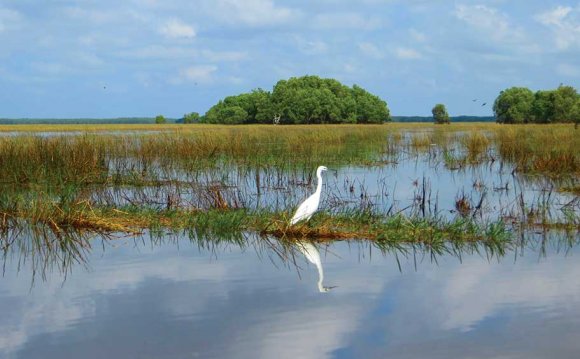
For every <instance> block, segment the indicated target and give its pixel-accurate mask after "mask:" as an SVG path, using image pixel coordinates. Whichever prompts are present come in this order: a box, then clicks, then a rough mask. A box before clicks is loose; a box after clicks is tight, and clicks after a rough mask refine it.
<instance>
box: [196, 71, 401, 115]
mask: <svg viewBox="0 0 580 359" xmlns="http://www.w3.org/2000/svg"><path fill="white" fill-rule="evenodd" d="M389 120H390V113H389V109H388V107H387V103H386V102H385V101H383V100H381V99H380V98H379V97H378V96H375V95H373V94H371V93H369V92H368V91H366V90H364V89H363V88H361V87H359V86H356V85H354V86H353V87H352V88H350V87H348V86H345V85H343V84H341V83H340V82H338V81H336V80H333V79H323V78H320V77H318V76H303V77H293V78H290V79H289V80H280V81H278V83H276V85H275V86H274V88H273V90H272V92H268V91H265V90H262V89H256V90H253V91H251V92H249V93H243V94H241V95H237V96H228V97H226V98H224V99H223V100H220V101H219V102H218V103H217V104H216V105H214V106H213V107H211V108H210V109H209V110H208V111H207V113H206V114H205V116H204V117H203V118H202V119H201V121H202V122H205V123H223V124H245V123H270V124H271V123H274V122H275V123H282V124H313V123H382V122H385V121H389Z"/></svg>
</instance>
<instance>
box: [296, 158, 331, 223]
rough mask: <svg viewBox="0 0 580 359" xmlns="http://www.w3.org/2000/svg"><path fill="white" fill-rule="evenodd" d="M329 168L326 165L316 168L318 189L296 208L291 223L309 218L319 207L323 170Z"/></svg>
mask: <svg viewBox="0 0 580 359" xmlns="http://www.w3.org/2000/svg"><path fill="white" fill-rule="evenodd" d="M326 170H327V168H326V167H324V166H319V167H318V168H317V169H316V177H317V178H318V183H317V185H316V191H315V192H314V194H312V195H311V196H310V197H308V198H307V199H306V200H305V201H304V202H302V204H300V206H298V209H297V210H296V213H294V216H293V217H292V219H291V220H290V225H294V224H296V223H298V222H300V221H302V220H309V219H310V217H312V215H313V214H314V212H316V210H317V209H318V204H319V203H320V193H321V192H322V171H326Z"/></svg>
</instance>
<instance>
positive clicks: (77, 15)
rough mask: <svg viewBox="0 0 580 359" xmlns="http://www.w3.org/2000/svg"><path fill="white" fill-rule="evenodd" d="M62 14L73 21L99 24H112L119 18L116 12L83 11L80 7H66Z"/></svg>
mask: <svg viewBox="0 0 580 359" xmlns="http://www.w3.org/2000/svg"><path fill="white" fill-rule="evenodd" d="M64 13H65V15H67V16H68V17H70V18H73V19H79V20H82V21H90V22H94V23H99V24H103V23H108V22H113V21H116V20H119V19H120V18H121V15H120V14H119V13H118V12H114V11H104V10H95V9H84V8H82V7H80V6H75V7H67V8H65V9H64Z"/></svg>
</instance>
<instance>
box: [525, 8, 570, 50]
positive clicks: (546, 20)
mask: <svg viewBox="0 0 580 359" xmlns="http://www.w3.org/2000/svg"><path fill="white" fill-rule="evenodd" d="M535 18H536V20H537V21H539V22H540V23H541V24H543V25H545V26H547V27H548V28H550V29H551V30H552V32H553V33H554V36H555V37H554V38H555V42H556V47H557V48H558V49H559V50H566V49H568V48H570V47H574V46H575V47H580V6H579V7H578V8H576V9H573V8H571V7H568V6H558V7H556V8H555V9H553V10H550V11H546V12H544V13H541V14H539V15H536V17H535Z"/></svg>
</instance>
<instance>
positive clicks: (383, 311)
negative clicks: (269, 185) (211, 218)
mask: <svg viewBox="0 0 580 359" xmlns="http://www.w3.org/2000/svg"><path fill="white" fill-rule="evenodd" d="M162 242H163V243H158V242H157V243H156V244H152V242H151V241H150V240H149V239H142V240H141V239H117V240H114V241H109V242H104V246H101V242H100V241H99V240H95V241H94V247H93V250H92V251H91V252H90V254H89V255H88V256H89V257H88V258H87V259H88V262H87V264H86V265H75V266H73V267H72V268H69V270H67V272H66V275H65V274H63V273H62V272H61V271H59V270H57V269H56V268H57V267H53V270H50V269H49V270H47V272H46V277H45V279H44V280H43V279H42V276H41V275H40V273H36V276H34V282H32V278H33V275H32V273H31V268H30V267H31V266H30V261H29V260H28V261H27V262H26V263H22V262H21V263H20V269H19V268H18V259H19V258H20V259H22V258H21V257H19V256H18V255H13V256H9V257H8V258H7V260H6V262H5V273H4V276H3V278H1V279H0V280H1V283H2V284H1V286H0V308H3V309H2V315H1V316H0V357H2V358H43V359H49V358H196V357H200V358H233V357H235V358H256V357H262V358H272V357H277V358H451V357H457V358H466V357H469V358H578V357H579V356H580V262H579V261H578V256H579V255H580V253H579V251H580V250H579V249H578V247H574V246H573V247H567V246H566V245H558V244H556V242H557V241H556V239H555V238H553V239H551V240H548V241H547V242H545V244H546V246H545V247H542V246H541V244H540V243H541V241H540V238H536V239H530V240H529V242H528V243H527V244H526V245H525V248H518V249H517V250H515V249H514V250H511V251H509V252H507V253H506V255H505V256H502V257H496V256H490V255H486V254H485V252H482V253H480V254H475V253H471V254H470V253H462V254H461V255H460V256H457V255H453V256H452V255H443V256H436V257H431V256H430V255H429V254H425V253H422V252H421V251H416V252H415V255H413V251H412V250H410V252H409V254H408V255H407V256H405V255H403V254H401V253H398V254H395V253H387V254H382V253H381V252H380V251H379V250H377V249H376V248H371V247H369V245H368V244H366V245H365V244H361V243H355V242H351V243H348V242H340V243H335V244H332V245H331V246H318V248H317V250H314V252H317V253H313V248H312V247H311V246H310V247H302V250H297V251H295V252H294V254H293V257H292V256H291V257H290V259H289V260H282V259H281V258H280V256H278V255H277V254H276V253H275V252H274V251H273V250H271V249H268V247H267V246H264V245H262V244H260V243H263V240H260V239H251V240H250V242H251V243H252V242H253V243H254V244H253V245H249V246H247V247H245V248H240V247H239V246H237V245H233V244H229V245H216V246H215V247H213V248H211V249H204V248H200V246H199V245H198V244H196V243H192V242H191V241H189V240H187V239H183V238H182V239H179V240H175V239H174V240H165V241H162ZM317 254H318V255H319V256H320V261H321V268H320V269H321V270H322V273H320V271H319V270H318V268H317V266H316V264H315V263H314V262H316V258H315V257H316V255H317ZM308 258H310V260H309V259H308ZM399 265H400V267H399ZM320 274H323V283H321V285H322V286H323V287H333V286H336V287H335V288H333V289H331V290H329V291H328V292H321V291H320V290H319V289H320V288H319V286H318V283H319V280H320V279H321V278H320Z"/></svg>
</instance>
